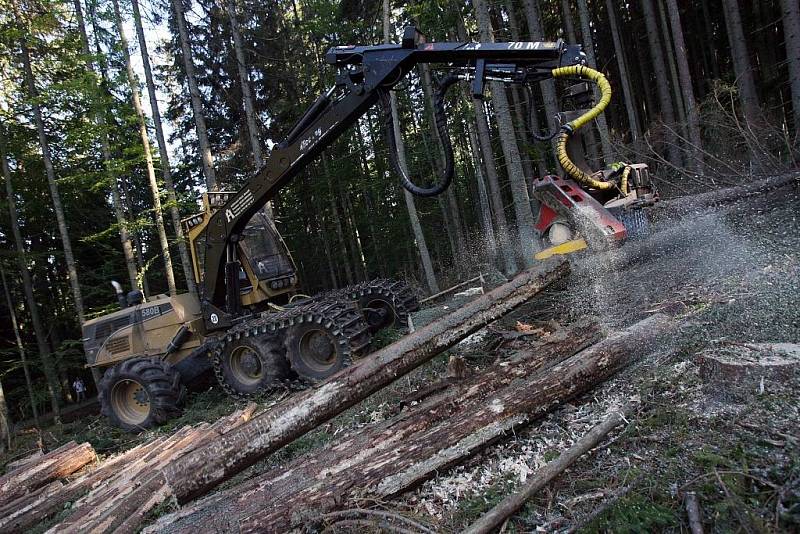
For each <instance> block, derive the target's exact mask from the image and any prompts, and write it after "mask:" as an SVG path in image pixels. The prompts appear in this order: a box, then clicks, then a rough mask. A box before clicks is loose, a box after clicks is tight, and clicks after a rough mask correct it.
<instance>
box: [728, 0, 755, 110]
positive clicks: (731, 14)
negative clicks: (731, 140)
mask: <svg viewBox="0 0 800 534" xmlns="http://www.w3.org/2000/svg"><path fill="white" fill-rule="evenodd" d="M722 8H723V13H724V14H725V27H726V28H727V29H728V42H729V43H730V45H731V56H732V58H733V71H734V73H735V74H736V86H737V87H738V89H739V99H740V100H741V102H742V109H743V110H744V115H745V118H746V119H747V120H748V122H756V121H757V120H758V118H759V116H760V114H761V112H760V107H759V104H758V93H756V82H755V79H754V77H753V66H752V64H751V63H750V54H749V53H748V52H747V38H746V37H745V35H744V28H743V27H742V16H741V14H740V12H739V0H722Z"/></svg>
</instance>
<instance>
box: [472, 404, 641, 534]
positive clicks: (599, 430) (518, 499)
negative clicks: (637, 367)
mask: <svg viewBox="0 0 800 534" xmlns="http://www.w3.org/2000/svg"><path fill="white" fill-rule="evenodd" d="M633 408H634V406H633V405H632V404H627V405H625V406H623V407H622V408H621V409H619V410H615V411H614V412H612V413H611V415H609V416H608V417H607V418H606V419H605V420H604V421H602V422H601V423H599V424H598V425H595V426H594V427H592V429H591V430H589V432H587V433H586V434H584V435H583V436H582V437H581V438H580V439H579V440H578V441H576V442H575V444H574V445H572V447H570V448H569V449H567V450H566V451H564V452H562V453H561V454H560V455H559V457H558V458H556V459H555V460H553V461H551V462H550V463H548V464H547V465H545V466H544V467H542V468H541V469H539V470H538V471H537V472H536V473H535V474H534V475H533V476H532V477H531V479H530V481H528V482H526V483H525V485H524V486H523V487H522V489H520V490H519V491H518V492H517V493H514V494H512V495H509V496H508V497H506V498H505V499H503V500H502V501H500V502H499V503H498V504H497V505H496V506H495V507H494V508H492V509H491V510H489V511H488V512H487V513H486V514H484V515H483V516H481V518H480V519H478V520H477V521H476V522H475V523H473V524H472V525H470V526H469V528H467V529H466V530H465V531H464V532H465V533H466V534H488V533H489V532H492V531H493V530H494V529H496V528H497V527H499V526H500V525H502V524H503V522H504V521H505V520H506V519H508V518H509V517H511V516H512V515H514V513H516V511H517V510H519V509H520V508H522V506H523V505H524V504H525V502H526V501H527V500H529V499H530V498H531V497H533V496H534V495H535V494H536V493H537V492H539V491H540V490H541V489H542V488H544V487H545V486H547V485H548V484H549V483H550V482H552V481H553V480H554V479H555V478H556V477H557V476H559V475H560V474H561V473H563V472H564V471H565V470H566V469H567V468H568V467H569V466H570V465H572V464H573V463H575V461H577V460H578V458H580V457H581V456H583V455H584V454H586V453H587V452H589V451H590V450H591V449H593V448H594V447H596V446H597V445H598V444H599V443H600V442H601V441H602V440H603V439H604V438H605V437H606V436H607V435H608V433H609V432H611V431H612V430H614V429H615V428H616V427H617V426H618V425H620V424H622V423H623V422H624V421H626V419H625V416H626V415H628V414H630V413H631V412H632V411H633Z"/></svg>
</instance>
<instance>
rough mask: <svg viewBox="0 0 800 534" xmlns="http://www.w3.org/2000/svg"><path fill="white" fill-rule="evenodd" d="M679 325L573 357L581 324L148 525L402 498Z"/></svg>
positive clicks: (638, 328) (233, 526) (278, 521)
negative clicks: (392, 414) (384, 418)
mask: <svg viewBox="0 0 800 534" xmlns="http://www.w3.org/2000/svg"><path fill="white" fill-rule="evenodd" d="M672 326H673V322H672V321H671V320H670V319H668V318H667V317H666V316H663V315H656V316H652V317H650V318H648V319H646V320H644V321H641V322H640V323H637V324H636V325H634V326H632V327H630V328H628V329H626V330H624V331H621V332H617V333H615V334H613V335H611V336H609V337H608V338H606V339H604V340H603V341H601V342H599V343H597V344H596V345H593V346H591V347H589V348H586V349H584V350H582V351H580V352H578V353H577V354H574V353H575V352H576V351H577V350H579V349H580V348H581V347H582V346H585V345H586V344H587V343H588V342H590V340H592V339H593V338H594V337H595V336H596V335H597V330H596V329H595V330H594V331H592V326H590V325H578V326H575V327H573V328H571V329H570V330H568V331H567V333H566V335H564V336H563V337H562V338H561V339H557V338H556V339H553V340H547V341H545V342H544V343H542V344H541V345H540V346H539V347H537V348H536V349H535V351H534V352H531V353H528V354H527V355H526V354H517V355H515V356H514V357H513V358H512V359H510V360H504V361H501V362H498V363H496V364H494V365H493V366H491V368H490V369H489V370H488V371H486V372H484V373H480V374H478V375H475V376H473V377H471V378H469V379H467V380H466V381H465V383H464V384H463V385H460V386H456V387H454V388H453V389H452V390H450V391H447V392H446V393H444V394H442V395H440V396H437V397H434V398H431V399H429V400H428V401H426V402H424V403H422V404H420V405H418V406H415V407H413V408H412V409H411V410H409V411H407V412H404V413H401V414H400V415H398V416H397V417H394V418H392V419H390V420H387V421H384V422H382V423H378V424H374V425H371V426H369V427H366V428H364V429H360V430H358V431H356V432H354V433H351V434H350V435H348V436H345V437H344V438H340V439H338V440H337V441H336V442H335V443H332V444H330V445H328V446H326V447H324V448H323V449H321V450H316V451H313V452H312V453H309V454H307V455H305V456H303V457H301V458H298V459H296V460H294V461H292V462H291V463H290V464H289V465H287V466H280V467H277V468H274V469H272V470H270V471H268V472H266V473H265V474H263V475H260V476H258V477H256V478H255V479H253V480H251V481H248V482H245V483H243V484H240V485H238V486H235V487H233V488H230V489H228V490H226V491H224V492H221V493H218V494H216V495H212V496H210V497H208V498H206V499H203V500H200V501H198V502H196V503H193V504H192V505H190V506H187V507H185V508H184V509H182V510H179V511H178V512H176V513H173V514H170V515H168V516H164V517H163V518H161V519H160V520H159V521H158V522H157V523H156V524H155V525H153V526H152V527H150V528H149V529H147V530H148V532H183V533H192V534H196V532H197V531H198V530H199V531H201V532H207V531H215V532H216V531H236V532H264V531H268V532H281V531H287V530H289V529H291V528H294V527H298V526H300V525H302V524H306V526H308V522H312V523H313V522H314V521H315V519H316V518H319V517H320V514H323V513H325V512H329V511H331V510H335V509H341V508H343V507H345V506H346V504H347V502H348V501H352V500H353V499H358V498H361V497H369V498H380V499H385V498H388V497H391V496H393V495H397V494H399V493H402V492H404V491H407V490H408V489H411V488H413V487H415V486H416V485H418V484H419V483H421V482H422V481H424V480H426V479H428V478H431V477H432V476H434V475H435V474H436V473H437V472H441V471H442V470H444V469H447V468H448V467H450V466H452V465H454V464H457V463H459V462H463V461H464V460H465V459H467V458H469V457H470V456H472V455H473V454H475V453H476V452H478V451H480V450H482V449H483V448H485V447H486V446H487V445H489V444H491V443H492V442H494V441H496V440H497V439H499V438H502V437H503V436H504V435H506V434H507V433H509V432H510V431H511V430H512V429H514V428H515V427H519V426H521V425H523V424H526V423H528V422H530V421H532V420H534V419H536V418H537V417H539V416H541V415H542V414H544V413H545V412H547V411H548V410H551V409H552V408H553V407H554V406H556V405H558V404H559V403H561V402H564V401H567V400H569V399H572V398H574V397H576V396H578V395H580V394H581V393H584V392H585V391H587V390H589V389H591V388H592V387H594V386H595V385H597V384H598V383H600V382H602V381H603V380H605V379H607V378H609V377H610V376H612V375H613V374H614V373H616V372H617V371H618V370H619V369H621V368H622V367H624V366H626V365H628V364H630V363H631V362H633V361H634V360H635V359H636V358H637V357H639V356H641V355H643V354H646V353H648V352H649V351H651V350H652V348H653V347H654V346H655V344H656V343H658V342H659V341H660V340H661V339H663V337H664V335H665V334H666V333H667V332H668V331H670V329H671V328H672ZM573 354H574V355H573ZM311 526H312V528H313V527H314V525H311Z"/></svg>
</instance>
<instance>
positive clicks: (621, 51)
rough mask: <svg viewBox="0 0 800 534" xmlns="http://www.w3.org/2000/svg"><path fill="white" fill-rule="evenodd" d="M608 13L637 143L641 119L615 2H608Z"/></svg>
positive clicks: (608, 0)
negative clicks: (638, 115) (637, 109)
mask: <svg viewBox="0 0 800 534" xmlns="http://www.w3.org/2000/svg"><path fill="white" fill-rule="evenodd" d="M606 11H607V13H608V25H609V29H610V30H611V38H612V39H613V40H614V53H615V55H616V56H617V67H618V69H619V78H620V80H619V84H620V85H621V86H622V96H623V99H624V100H625V112H626V114H627V115H628V127H629V128H630V130H631V137H632V138H633V140H634V141H636V140H637V139H639V137H641V131H640V130H639V119H638V117H637V114H636V104H635V103H634V98H633V90H632V89H631V80H630V77H629V74H628V63H627V61H626V60H625V47H624V46H623V45H622V35H621V34H620V33H619V24H618V23H617V12H616V8H615V7H614V0H606Z"/></svg>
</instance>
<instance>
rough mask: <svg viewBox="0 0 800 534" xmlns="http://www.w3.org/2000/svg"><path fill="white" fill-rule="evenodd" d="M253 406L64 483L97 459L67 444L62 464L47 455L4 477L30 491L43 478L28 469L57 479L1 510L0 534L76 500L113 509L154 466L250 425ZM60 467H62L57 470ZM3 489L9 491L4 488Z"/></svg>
mask: <svg viewBox="0 0 800 534" xmlns="http://www.w3.org/2000/svg"><path fill="white" fill-rule="evenodd" d="M255 408H256V405H255V404H250V405H248V406H247V407H245V408H244V409H242V410H237V411H236V412H234V413H233V414H231V415H229V416H227V417H224V418H222V419H220V420H218V421H217V422H215V423H214V424H208V423H202V424H200V425H197V426H193V427H191V426H186V427H184V428H181V429H180V430H178V431H177V432H175V433H174V434H172V435H171V436H167V437H158V438H156V439H154V440H152V441H149V442H147V443H144V444H142V445H139V446H137V447H134V448H133V449H130V450H128V451H126V452H125V453H123V454H120V455H118V456H115V457H112V458H109V459H108V460H106V461H105V462H103V463H102V464H100V465H99V466H97V468H96V469H93V470H90V471H88V472H87V473H85V474H83V475H81V476H79V477H78V478H76V479H74V480H72V481H70V482H68V483H66V484H62V483H61V482H60V481H58V480H56V479H58V478H63V477H64V476H66V475H68V474H72V473H74V472H76V471H77V470H78V469H80V468H81V467H83V466H85V465H86V464H88V463H89V462H92V461H94V459H95V454H94V450H92V448H91V446H89V445H88V444H87V443H84V444H83V445H80V446H77V445H75V444H74V443H69V444H67V445H65V446H64V447H62V448H61V449H58V450H57V451H53V453H51V454H55V453H59V454H58V455H57V456H58V458H62V460H61V461H60V462H54V461H49V462H46V461H45V459H46V458H47V456H50V455H46V456H44V457H42V460H39V461H37V462H36V465H35V466H33V467H32V468H30V469H25V470H21V471H25V472H24V473H18V472H13V473H10V474H9V475H7V476H6V477H11V478H10V479H9V484H11V483H14V484H17V485H19V486H21V485H22V484H25V485H27V486H26V487H30V485H31V481H32V480H43V478H42V476H41V475H38V476H37V475H34V474H32V473H30V471H31V470H35V469H36V468H37V467H39V466H41V465H42V464H43V462H45V465H47V466H52V467H48V468H47V469H40V470H39V471H37V473H43V472H45V471H46V472H49V473H52V474H51V475H50V477H49V479H48V480H50V481H52V480H55V482H51V483H50V484H48V485H46V486H42V487H41V488H40V489H39V490H38V491H36V492H32V493H29V494H27V495H25V496H23V497H22V498H19V499H17V500H15V501H13V502H10V503H8V504H7V505H6V506H3V508H1V509H0V533H6V532H24V531H26V530H28V529H30V528H31V527H33V526H35V525H37V524H39V523H41V522H43V521H44V520H45V519H47V518H48V517H50V516H51V515H54V514H55V513H56V512H58V511H60V510H63V509H64V508H65V506H67V505H68V504H69V503H71V502H74V501H76V500H78V504H81V505H83V506H95V507H106V506H114V505H115V504H116V503H115V500H114V496H115V495H117V494H119V493H124V491H125V490H127V488H129V487H131V486H135V485H136V483H137V482H136V481H137V480H139V479H140V478H141V477H143V476H147V474H148V472H149V470H150V469H152V468H153V467H154V466H159V465H165V464H167V463H169V462H171V461H174V460H175V458H177V457H179V456H181V455H183V454H186V453H188V452H189V451H190V450H193V449H194V448H195V447H197V446H199V445H202V444H204V443H207V442H208V441H210V440H213V439H217V438H219V437H220V436H223V435H224V434H225V433H226V432H229V431H231V430H232V429H234V428H236V427H237V426H239V425H241V424H243V423H245V422H247V421H248V420H249V419H250V418H251V416H252V415H253V412H254V411H255ZM56 466H58V467H57V468H56ZM56 473H58V474H56ZM6 477H3V479H2V480H5V479H6ZM3 487H4V488H5V487H6V486H5V484H4V485H3ZM15 487H18V486H15ZM2 502H3V503H5V502H6V500H5V499H3V501H2Z"/></svg>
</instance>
